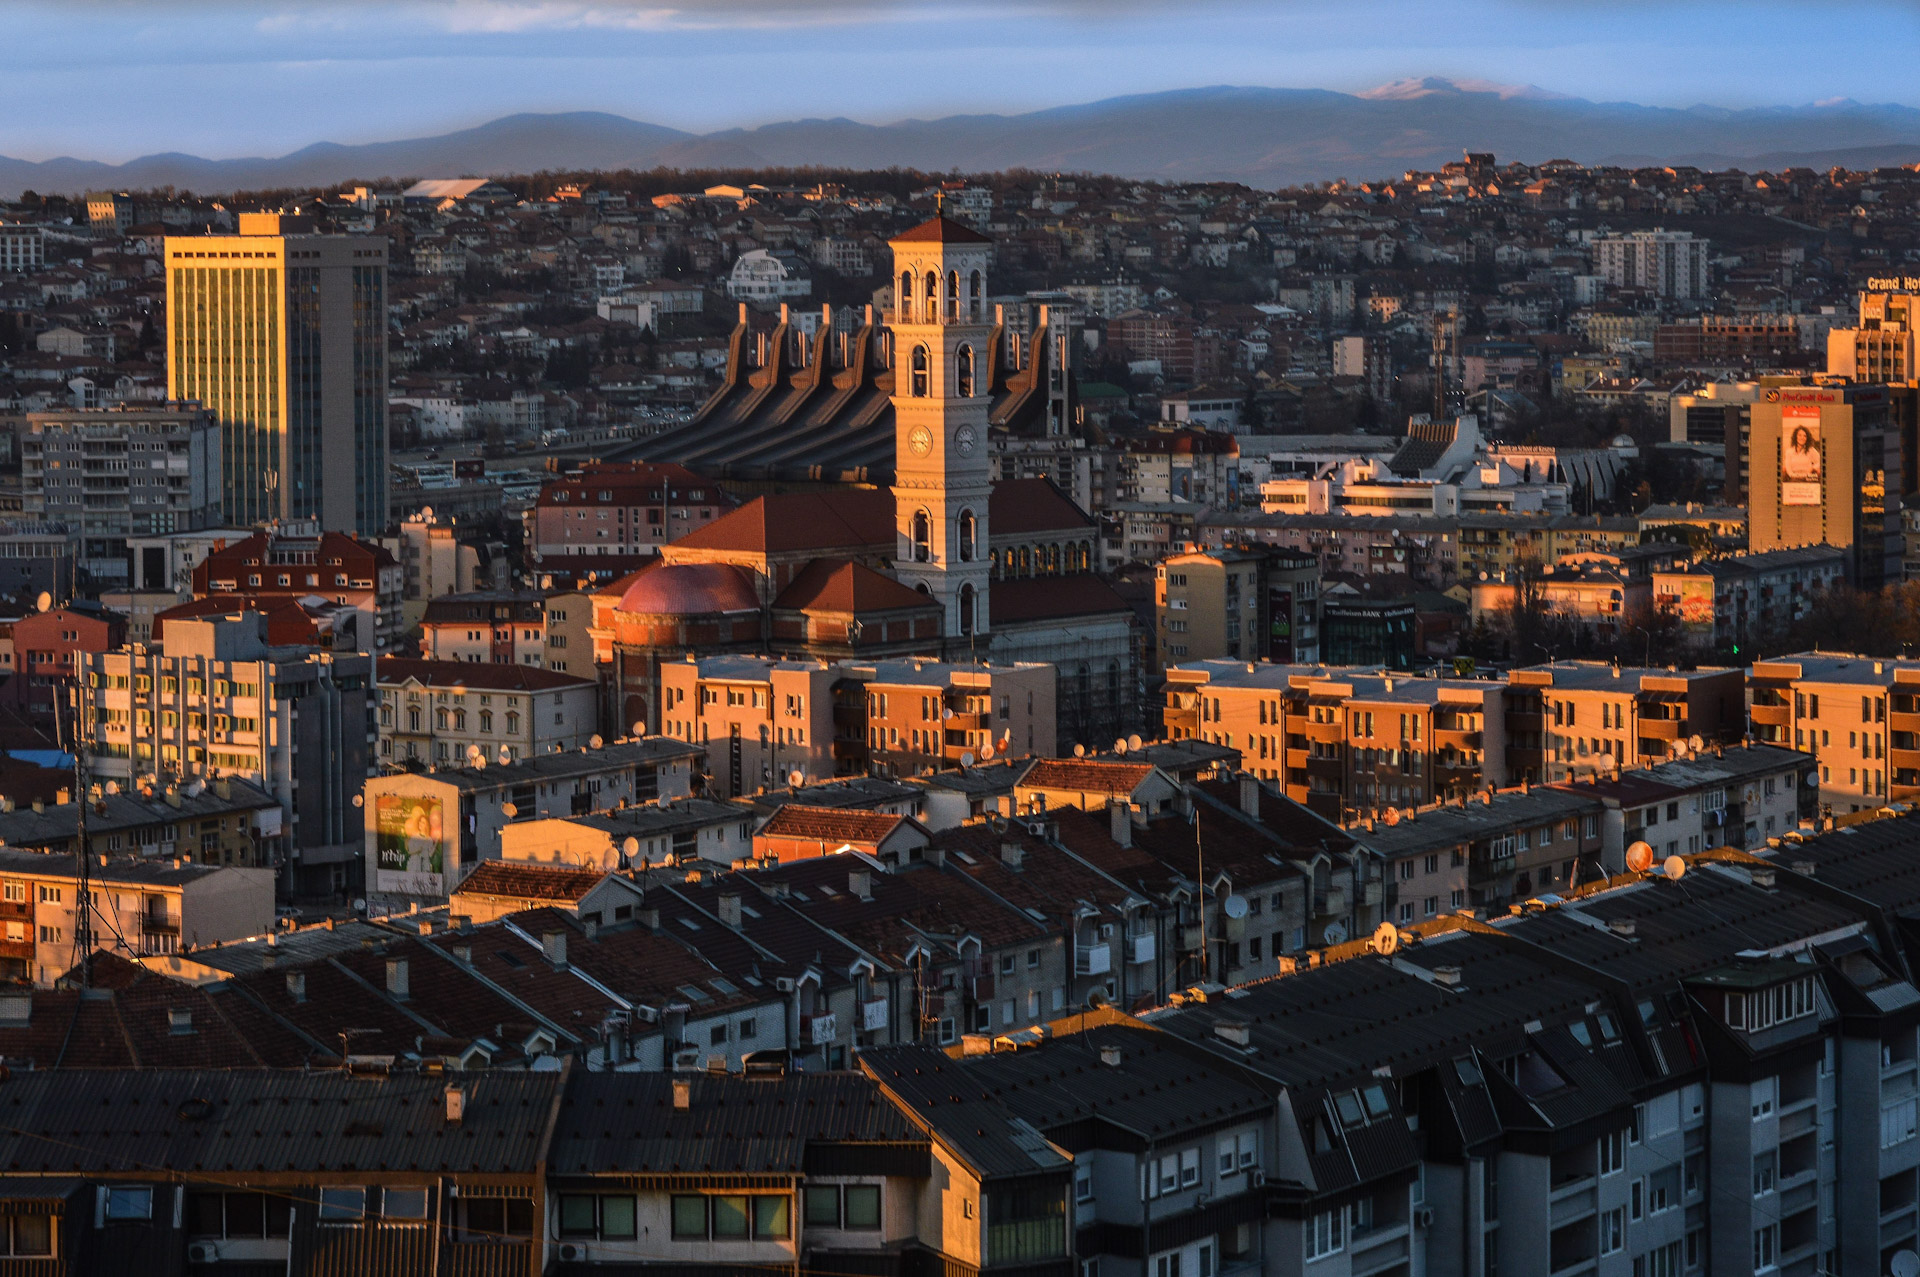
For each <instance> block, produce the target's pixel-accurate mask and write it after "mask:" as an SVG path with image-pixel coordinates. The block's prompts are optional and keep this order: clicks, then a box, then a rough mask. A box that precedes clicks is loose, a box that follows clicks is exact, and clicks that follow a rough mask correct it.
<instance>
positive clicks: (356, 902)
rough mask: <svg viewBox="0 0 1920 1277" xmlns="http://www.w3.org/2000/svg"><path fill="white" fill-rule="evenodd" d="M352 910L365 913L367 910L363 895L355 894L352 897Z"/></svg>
mask: <svg viewBox="0 0 1920 1277" xmlns="http://www.w3.org/2000/svg"><path fill="white" fill-rule="evenodd" d="M353 911H354V912H355V913H365V912H366V911H367V902H366V900H365V899H364V898H363V897H360V896H355V897H354V898H353Z"/></svg>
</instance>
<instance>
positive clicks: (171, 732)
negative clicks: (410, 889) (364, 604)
mask: <svg viewBox="0 0 1920 1277" xmlns="http://www.w3.org/2000/svg"><path fill="white" fill-rule="evenodd" d="M85 668H86V670H87V674H88V680H87V689H86V693H87V694H86V714H85V720H84V721H85V723H86V730H87V734H88V736H89V738H90V739H91V742H92V744H91V746H90V752H91V755H92V759H91V767H92V770H93V774H94V775H95V776H96V777H99V778H100V779H102V780H103V781H109V780H110V781H113V782H114V783H117V784H118V785H119V786H120V787H121V788H122V789H123V790H124V789H126V788H127V787H129V786H130V785H133V784H135V783H137V782H138V781H140V780H141V779H142V778H156V779H155V782H154V783H157V784H167V783H173V784H181V783H191V782H192V781H193V780H194V779H195V778H201V777H206V778H211V777H215V776H231V777H238V778H239V779H241V780H245V781H249V782H251V783H253V784H255V785H258V786H260V787H261V788H262V789H265V790H266V791H267V792H268V793H269V794H272V795H273V797H274V798H275V799H276V800H277V801H278V802H279V803H280V805H281V807H282V808H283V809H284V810H285V812H286V826H285V831H286V832H285V836H284V838H283V840H282V841H281V842H280V844H279V845H277V846H275V847H274V848H273V851H274V853H275V859H274V864H275V866H276V867H277V868H279V869H281V870H282V872H283V873H284V875H285V881H286V886H287V888H288V889H289V890H290V891H293V892H296V893H300V894H309V893H310V894H328V893H333V892H343V891H345V890H346V888H347V886H348V883H349V871H350V870H351V869H352V868H353V866H354V864H355V862H356V861H357V860H358V855H359V845H358V844H359V841H360V839H359V828H358V826H359V819H358V816H357V813H355V812H354V810H353V800H354V798H356V797H358V796H359V794H360V789H361V786H362V785H363V784H364V783H365V781H366V778H367V774H368V771H369V770H370V768H371V767H372V765H373V759H374V752H373V742H374V740H375V737H376V728H375V726H374V701H373V697H374V691H373V681H374V680H373V658H372V657H370V656H363V655H360V654H358V653H349V652H326V651H318V650H315V649H313V648H285V647H280V648H276V647H270V646H268V644H267V638H266V619H265V618H264V617H262V616H261V615H260V614H259V613H258V612H241V613H236V614H233V615H229V616H220V617H207V618H196V619H181V620H177V621H174V622H173V623H171V624H169V625H168V626H167V628H166V633H165V635H164V636H163V637H162V639H161V641H160V642H159V643H158V644H157V645H156V644H136V645H134V646H132V647H128V648H123V649H120V650H117V651H110V652H97V653H91V654H89V655H88V656H87V658H86V666H85Z"/></svg>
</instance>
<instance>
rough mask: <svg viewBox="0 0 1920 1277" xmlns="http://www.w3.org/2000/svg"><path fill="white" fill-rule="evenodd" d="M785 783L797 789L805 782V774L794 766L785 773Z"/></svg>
mask: <svg viewBox="0 0 1920 1277" xmlns="http://www.w3.org/2000/svg"><path fill="white" fill-rule="evenodd" d="M787 783H788V784H789V785H792V786H793V787H794V788H795V789H798V788H800V786H802V785H804V784H806V783H807V774H806V773H805V772H803V771H801V770H800V769H799V768H798V767H796V768H794V769H793V770H792V771H790V772H788V773H787Z"/></svg>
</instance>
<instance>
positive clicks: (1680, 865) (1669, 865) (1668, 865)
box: [1660, 856, 1687, 882]
mask: <svg viewBox="0 0 1920 1277" xmlns="http://www.w3.org/2000/svg"><path fill="white" fill-rule="evenodd" d="M1660 872H1661V873H1663V874H1665V875H1666V876H1667V877H1669V878H1671V879H1673V880H1674V881H1675V882H1679V881H1680V880H1681V879H1682V878H1684V877H1686V876H1687V862H1686V861H1684V860H1682V859H1681V858H1680V857H1678V856H1668V857H1667V858H1666V860H1665V861H1664V862H1663V863H1662V864H1661V866H1660Z"/></svg>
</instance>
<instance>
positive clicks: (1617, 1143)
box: [1600, 1131, 1626, 1175]
mask: <svg viewBox="0 0 1920 1277" xmlns="http://www.w3.org/2000/svg"><path fill="white" fill-rule="evenodd" d="M1625 1165H1626V1148H1625V1147H1624V1137H1623V1136H1622V1134H1621V1132H1619V1131H1612V1132H1609V1133H1608V1134H1606V1135H1602V1136H1601V1137H1600V1173H1601V1174H1602V1175H1617V1174H1619V1173H1620V1170H1621V1168H1622V1167H1624V1166H1625Z"/></svg>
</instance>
